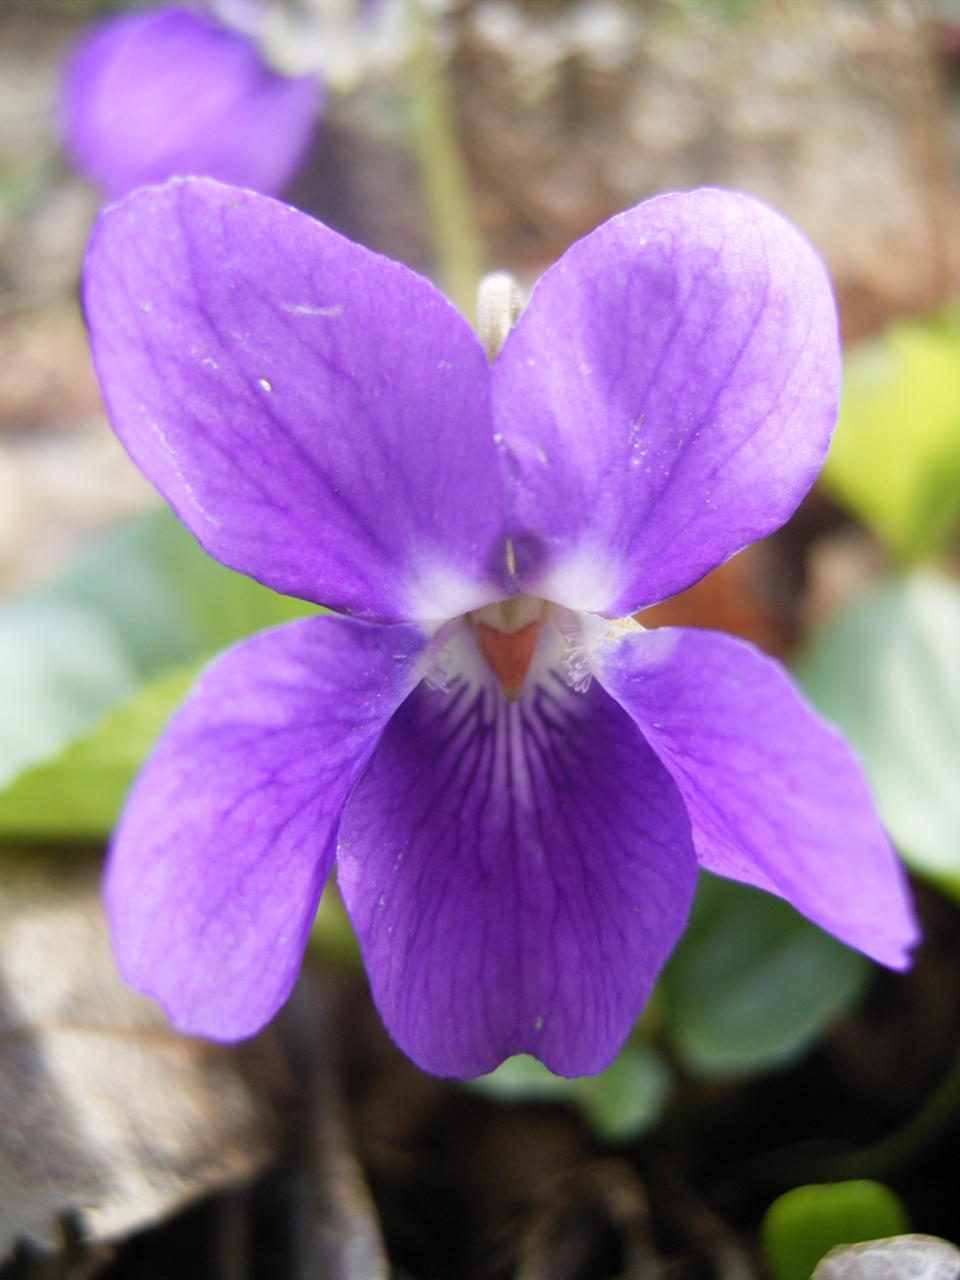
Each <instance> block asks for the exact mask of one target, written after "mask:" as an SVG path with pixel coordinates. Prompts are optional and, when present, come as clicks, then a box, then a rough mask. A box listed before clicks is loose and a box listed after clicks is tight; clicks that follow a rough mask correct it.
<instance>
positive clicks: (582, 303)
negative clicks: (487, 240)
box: [493, 189, 840, 617]
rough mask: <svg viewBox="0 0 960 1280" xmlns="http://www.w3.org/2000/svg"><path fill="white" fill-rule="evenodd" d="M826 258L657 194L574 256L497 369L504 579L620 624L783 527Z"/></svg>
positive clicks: (795, 480)
mask: <svg viewBox="0 0 960 1280" xmlns="http://www.w3.org/2000/svg"><path fill="white" fill-rule="evenodd" d="M839 378H840V352H839V343H838V338H837V321H836V312H835V307H834V303H833V297H832V293H831V290H830V284H829V281H828V279H827V275H826V271H825V270H824V267H823V264H822V263H821V261H820V259H819V258H818V257H817V255H816V253H815V252H814V251H813V249H812V248H811V247H810V245H809V244H808V243H807V242H806V241H805V240H804V239H803V237H802V236H801V235H800V234H799V232H797V231H796V230H795V229H794V228H793V227H792V226H791V225H790V224H789V223H788V222H786V221H785V220H784V219H783V218H781V217H780V216H779V215H778V214H776V213H774V212H773V211H772V210H770V209H768V208H767V207H766V206H765V205H762V204H760V203H759V202H758V201H756V200H752V199H750V198H749V197H747V196H743V195H736V194H733V193H732V192H727V191H717V190H711V189H704V190H700V191H694V192H690V193H686V194H681V195H667V196H660V197H658V198H656V199H654V200H649V201H647V202H646V203H645V204H642V205H639V206H638V207H637V208H635V209H631V210H629V211H628V212H626V213H622V214H619V215H618V216H617V217H615V218H613V219H611V221H609V222H607V223H606V224H605V225H604V226H602V227H600V228H599V229H598V230H597V231H594V232H593V233H592V234H591V235H589V236H587V237H586V238H585V239H583V240H580V241H578V243H577V244H575V245H573V247H572V248H570V249H569V250H568V251H567V252H566V253H565V254H564V256H563V257H562V258H561V259H560V261H559V262H558V263H556V264H555V265H554V266H553V267H551V268H550V270H549V271H547V273H546V274H545V275H544V276H543V278H542V279H541V281H540V283H539V284H538V285H537V287H536V289H535V290H534V292H533V296H532V298H531V300H530V305H529V306H528V308H527V310H526V311H525V312H524V314H523V315H522V316H521V318H520V321H519V323H518V324H517V326H516V328H515V329H514V330H513V332H512V333H511V334H510V336H509V337H508V338H507V341H506V343H505V345H504V347H503V350H502V352H501V354H500V356H499V358H498V360H497V362H496V364H495V365H494V369H493V383H494V404H495V416H496V431H497V434H498V437H500V438H501V440H502V448H503V450H504V454H505V457H504V461H505V475H506V477H507V483H508V486H509V489H508V501H509V508H510V512H511V526H512V529H511V531H512V537H513V543H514V550H515V554H516V559H517V566H518V580H519V582H520V584H521V587H522V589H523V590H524V591H528V592H531V593H532V594H534V595H542V596H546V597H547V598H548V599H551V600H555V601H557V602H558V603H560V604H565V605H567V606H569V607H570V608H575V609H582V610H586V611H589V612H592V613H601V614H604V615H606V616H608V617H622V616H625V615H627V614H629V613H634V612H636V611H637V610H638V609H640V608H642V607H644V606H646V605H650V604H654V603H656V602H657V601H659V600H663V599H665V598H666V597H667V596H671V595H673V594H674V593H675V592H677V591H680V590H681V589H682V588H684V587H687V586H689V585H690V584H691V583H693V582H695V581H696V580H697V579H698V578H700V577H702V576H703V574H704V573H706V572H707V571H708V570H709V569H712V568H713V567H714V566H716V565H718V564H720V563H721V562H722V561H724V560H726V559H727V558H728V557H729V556H731V555H732V554H733V553H734V552H736V551H738V550H740V549H741V548H742V547H744V546H746V545H747V543H749V542H752V541H754V539H756V538H759V537H762V536H763V535H765V534H767V533H769V532H771V530H773V529H776V528H777V527H778V526H779V525H781V524H782V523H783V522H784V520H786V518H787V517H788V516H789V515H790V513H791V512H792V511H793V510H794V508H795V507H796V506H797V503H798V502H799V501H800V498H801V497H802V496H803V494H804V493H805V492H806V490H807V489H808V488H809V486H810V484H811V483H812V481H813V479H814V477H815V475H816V473H817V470H818V468H819V467H820V464H821V462H822V461H823V458H824V456H825V454H826V449H827V444H828V442H829V438H830V433H831V431H832V429H833V425H834V422H835V420H836V411H837V396H838V390H839Z"/></svg>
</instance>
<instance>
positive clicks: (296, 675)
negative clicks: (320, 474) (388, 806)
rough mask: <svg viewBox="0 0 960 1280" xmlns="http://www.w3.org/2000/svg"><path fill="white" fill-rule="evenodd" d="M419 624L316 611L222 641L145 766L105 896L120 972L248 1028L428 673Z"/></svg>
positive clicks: (168, 1004)
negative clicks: (359, 797) (365, 775)
mask: <svg viewBox="0 0 960 1280" xmlns="http://www.w3.org/2000/svg"><path fill="white" fill-rule="evenodd" d="M423 649H424V639H423V635H422V633H421V632H420V629H419V628H417V627H410V626H398V627H370V626H368V625H366V624H365V623H361V622H355V621H352V620H350V619H347V618H336V617H320V618H309V619H306V620H304V621H302V622H295V623H292V624H290V625H289V626H286V627H282V628H280V629H278V630H276V631H268V632H265V633H263V634H262V635H259V636H256V637H255V638H254V639H252V640H248V641H245V642H244V643H243V644H241V645H238V646H237V647H236V648H234V649H231V650H229V651H228V652H227V653H226V654H225V655H224V656H223V657H222V658H220V659H219V660H218V661H217V662H216V663H215V664H214V665H213V666H212V667H210V668H209V669H208V670H207V672H206V673H205V674H204V675H203V676H202V677H201V679H200V682H199V684H198V685H197V687H196V689H195V691H194V692H193V694H192V695H191V696H190V698H189V700H188V701H187V703H186V704H185V705H184V707H183V708H182V710H181V711H180V712H179V713H178V714H177V715H176V716H175V717H174V719H173V721H172V722H171V724H170V727H169V728H168V729H167V731H166V733H165V734H164V736H163V738H162V739H161V741H160V745H159V746H158V748H157V750H156V751H155V752H154V754H153V755H152V756H151V757H150V759H149V761H148V762H147V765H146V767H145V768H144V770H143V772H142V774H141V775H140V778H139V779H138V781H137V783H136V785H135V786H134V788H133V791H132V793H131V795H130V798H129V800H128V802H127V806H126V809H125V811H124V814H123V817H122V819H121V822H120V826H119V828H118V831H117V833H116V837H115V839H114V842H113V847H112V849H111V852H110V859H109V863H108V868H107V875H106V885H105V894H106V901H107V909H108V913H109V917H110V922H111V927H112V931H113V939H114V947H115V951H116V954H117V958H118V961H119V964H120V969H121V972H122V973H123V976H124V977H125V978H126V980H127V981H128V982H129V983H131V985H133V986H134V987H137V988H139V989H140V990H141V991H146V992H148V993H149V994H150V995H153V996H156V998H157V999H158V1000H159V1001H160V1002H161V1004H162V1005H163V1006H164V1008H165V1009H166V1011H167V1013H168V1014H169V1015H170V1018H171V1020H172V1021H173V1024H174V1026H176V1027H177V1028H178V1029H179V1030H180V1031H183V1032H186V1033H189V1034H197V1035H204V1036H210V1037H212V1038H213V1039H216V1040H239V1039H242V1038H243V1037H244V1036H248V1035H252V1034H253V1033H254V1032H255V1031H257V1030H258V1029H259V1028H260V1027H262V1026H263V1024H264V1023H265V1022H267V1021H268V1020H269V1019H270V1018H271V1017H272V1016H273V1014H274V1013H276V1011H277V1009H278V1008H279V1007H280V1005H281V1004H282V1003H283V1001H284V1000H285V999H286V997H287V995H288V994H289V991H290V988H291V987H292V985H293V982H294V980H295V978H296V976H297V971H298V969H299V967H300V960H301V958H302V956H303V950H304V947H305V945H306V939H307V934H308V932H309V929H310V924H311V921H312V920H313V916H314V913H315V912H316V908H317V902H318V900H319V898H320V892H321V890H322V888H323V883H324V880H325V879H326V876H327V873H328V872H329V870H330V866H331V863H332V862H333V856H334V850H335V840H336V830H337V823H338V821H339V819H340V812H341V809H342V807H343V803H344V800H345V799H346V797H347V794H348V793H349V790H350V788H351V787H352V785H353V783H354V781H355V780H356V778H357V776H358V774H359V773H360V771H361V770H362V769H363V767H364V765H365V764H366V761H367V759H368V758H369V756H370V753H371V751H372V750H373V748H374V746H375V745H376V742H377V740H378V738H379V736H380V733H381V731H382V729H383V726H384V724H385V723H386V721H387V720H388V719H389V717H390V715H391V714H392V712H393V711H394V709H395V708H396V706H397V704H398V703H399V702H400V701H402V699H403V698H404V697H405V696H406V695H407V693H408V692H409V690H410V688H411V687H412V685H413V684H415V683H416V680H417V679H418V678H419V666H420V660H421V657H422V654H423Z"/></svg>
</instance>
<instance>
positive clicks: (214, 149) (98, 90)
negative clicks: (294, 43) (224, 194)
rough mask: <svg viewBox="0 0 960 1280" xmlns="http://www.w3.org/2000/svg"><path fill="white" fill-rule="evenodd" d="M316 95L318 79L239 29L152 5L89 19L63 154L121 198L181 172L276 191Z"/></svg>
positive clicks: (66, 95) (297, 155) (68, 87)
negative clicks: (277, 59) (287, 70)
mask: <svg viewBox="0 0 960 1280" xmlns="http://www.w3.org/2000/svg"><path fill="white" fill-rule="evenodd" d="M321 102H322V93H321V88H320V84H319V81H318V80H317V77H316V76H304V77H300V78H298V79H290V78H289V77H287V76H281V75H277V74H276V72H274V71H271V70H270V69H269V68H268V67H266V66H265V65H264V63H263V62H262V61H261V59H260V56H259V54H258V52H257V49H256V46H255V45H254V44H253V43H252V41H250V40H249V39H247V37H246V36H242V35H239V34H238V33H237V32H235V31H231V30H229V29H228V28H227V27H223V26H221V25H220V24H219V23H217V22H213V21H211V20H210V19H209V18H206V17H203V16H202V15H200V14H196V13H189V12H187V11H186V10H184V9H177V8H169V9H168V8H164V9H150V10H148V11H147V12H146V13H135V14H128V15H126V16H124V17H121V18H113V19H110V20H108V21H107V22H104V23H102V24H101V25H100V26H98V27H96V28H95V29H94V31H93V32H92V34H90V35H89V36H88V37H87V38H86V39H85V40H84V41H83V43H82V44H81V45H80V47H79V48H78V50H77V51H76V53H75V54H74V56H73V58H72V59H71V61H70V63H69V64H68V67H67V71H66V75H65V78H64V85H63V99H62V104H61V114H62V117H63V131H64V142H65V146H66V150H67V153H68V154H69V156H70V158H71V160H72V161H73V162H74V164H75V165H76V166H77V168H78V169H79V170H80V171H81V172H82V173H84V174H85V175H86V176H87V177H88V178H90V179H92V180H93V181H94V182H95V183H97V185H98V186H99V187H101V188H102V189H103V190H104V191H105V192H106V193H107V195H108V196H110V197H112V198H113V199H117V198H119V197H120V196H123V195H126V193H127V192H128V191H132V190H133V188H134V187H140V186H146V185H148V184H150V183H156V182H165V181H166V180H167V178H172V177H174V176H175V175H177V174H202V175H206V176H208V177H211V178H219V179H220V180H221V181H223V182H232V183H235V184H236V185H237V186H241V187H250V188H252V189H253V190H254V191H264V192H267V193H274V192H279V191H281V190H282V189H283V188H284V187H285V186H286V185H287V183H288V182H289V180H290V178H292V177H293V174H294V173H295V172H296V170H297V168H298V167H299V165H300V162H301V161H302V159H303V157H304V154H305V152H306V149H307V145H308V144H309V142H310V138H311V135H312V133H313V129H314V124H315V121H316V118H317V114H318V112H319V110H320V105H321Z"/></svg>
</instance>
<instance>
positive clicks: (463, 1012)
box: [337, 629, 695, 1077]
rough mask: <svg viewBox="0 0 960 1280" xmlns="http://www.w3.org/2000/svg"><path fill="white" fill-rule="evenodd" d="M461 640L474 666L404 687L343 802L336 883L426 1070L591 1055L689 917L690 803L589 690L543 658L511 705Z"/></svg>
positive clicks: (606, 1055) (573, 1062)
mask: <svg viewBox="0 0 960 1280" xmlns="http://www.w3.org/2000/svg"><path fill="white" fill-rule="evenodd" d="M545 634H546V633H545ZM458 641H459V643H460V644H461V645H462V646H467V647H468V648H473V654H472V657H470V664H471V665H476V671H475V674H474V678H473V679H468V678H465V677H463V676H461V677H458V678H456V679H454V680H453V681H452V682H451V685H450V691H449V693H444V692H439V691H437V690H434V689H430V688H428V687H427V686H426V685H425V684H424V685H420V686H419V687H418V688H417V689H416V691H415V692H414V693H413V694H412V695H411V697H410V698H408V699H407V701H406V702H405V703H404V704H403V706H402V707H401V708H400V710H399V711H398V712H397V714H396V715H395V716H394V717H393V719H392V720H391V722H390V724H389V725H388V726H387V729H386V731H385V733H384V736H383V738H382V739H381V742H380V745H379V746H378V748H377V750H376V751H375V753H374V755H373V757H372V759H371V762H370V764H369V766H368V768H367V770H366V772H365V773H364V775H363V777H362V778H361V780H360V782H359V783H358V785H357V787H356V789H355V790H354V792H353V794H352V796H351V797H350V800H349V802H348V804H347V806H346V809H345V810H344V816H343V822H342V824H341V828H340V841H339V848H338V854H337V858H338V873H337V874H338V883H339V885H340V888H341V890H342V892H343V895H344V900H345V902H346V905H347V909H348V911H349V912H350V916H351V918H352V920H353V924H354V927H355V929H356V931H357V935H358V938H359V940H360V946H361V950H362V951H363V956H364V960H365V962H366V966H367V972H368V974H369V976H370V981H371V984H372V988H373V995H374V999H375V1001H376V1003H377V1006H378V1008H379V1009H380V1013H381V1015H382V1017H383V1019H384V1022H385V1023H386V1026H387V1029H388V1031H389V1032H390V1034H391V1035H392V1036H393V1037H394V1039H395V1040H396V1042H397V1044H398V1045H399V1046H400V1048H401V1049H402V1050H403V1051H404V1052H405V1053H406V1054H408V1055H409V1056H410V1057H411V1058H412V1059H413V1060H414V1062H416V1063H418V1064H419V1065H420V1066H421V1067H423V1068H424V1069H425V1070H427V1071H432V1072H434V1073H435V1074H437V1075H445V1076H459V1077H469V1076H476V1075H481V1074H483V1073H484V1072H487V1071H491V1070H492V1069H493V1068H494V1067H495V1066H497V1064H498V1063H499V1062H501V1061H502V1060H503V1058H505V1057H507V1056H508V1055H510V1054H515V1053H531V1054H534V1055H535V1056H536V1057H538V1058H539V1059H540V1060H541V1061H542V1062H544V1063H545V1064H546V1065H547V1066H548V1067H549V1068H550V1069H551V1070H552V1071H555V1072H557V1073H559V1074H560V1075H567V1076H574V1075H582V1074H589V1073H591V1072H595V1071H600V1070H601V1069H602V1068H603V1067H605V1066H606V1065H607V1064H608V1063H609V1061H610V1060H611V1058H612V1057H613V1056H614V1054H615V1053H616V1052H617V1050H618V1049H619V1048H620V1046H621V1045H622V1043H623V1041H624V1039H625V1038H626V1036H627V1034H628V1032H629V1031H630V1028H631V1026H632V1025H633V1022H634V1020H635V1019H636V1017H637V1014H638V1013H639V1011H640V1008H641V1007H642V1005H643V1003H644V1001H645V999H646V998H647V995H648V994H649V991H650V988H651V986H652V984H653V981H654V978H655V977H656V974H657V972H658V971H659V969H660V966H661V965H662V964H663V962H664V960H665V959H666V956H667V955H668V953H669V951H670V949H671V948H672V946H673V944H674V943H675V942H676V940H677V937H678V935H679V933H680V931H681V930H682V928H683V925H684V923H685V921H686V916H687V911H688V908H689V904H690V897H691V894H692V891H693V886H694V880H695V858H694V853H693V847H692V844H691V839H690V827H689V822H688V819H687V815H686V813H685V811H684V808H683V804H682V802H681V800H680V797H679V795H678V793H677V790H676V787H675V786H674V785H673V783H672V782H671V780H670V777H669V775H668V774H667V772H666V770H665V769H664V768H663V767H662V766H661V765H660V763H659V761H658V760H657V759H656V757H655V756H654V754H653V752H652V751H651V750H650V749H649V747H648V746H647V744H646V743H645V742H644V740H643V738H642V737H641V735H640V734H639V733H637V731H636V730H635V728H634V727H633V725H632V724H631V723H630V720H629V718H628V717H627V716H626V715H625V714H624V712H623V711H621V709H620V708H619V707H618V706H617V705H616V704H615V703H614V701H613V700H612V699H611V698H610V697H608V696H607V695H606V694H605V693H604V692H603V690H602V689H600V688H598V687H597V686H596V685H594V686H593V688H592V689H591V691H590V692H589V693H587V694H579V693H574V692H573V691H572V690H571V689H569V688H568V687H567V685H566V684H565V682H564V681H563V680H562V679H561V678H560V677H559V676H558V675H556V674H550V673H549V672H542V673H541V674H540V677H539V682H538V678H537V677H536V676H535V675H534V677H533V678H532V679H531V678H528V681H527V684H526V685H525V687H524V692H523V694H522V695H521V698H520V700H519V701H517V702H515V703H513V704H509V703H507V701H506V700H505V698H504V696H503V694H502V692H501V691H500V688H499V686H498V685H496V684H495V682H494V681H493V678H492V677H490V676H489V675H486V676H485V675H484V673H483V672H482V671H481V670H480V664H481V663H482V660H481V659H479V658H478V657H477V655H476V652H475V646H474V642H473V640H472V639H471V638H470V636H469V633H468V632H466V630H465V629H464V630H463V631H462V632H461V633H460V635H459V636H458ZM536 661H537V659H535V662H536Z"/></svg>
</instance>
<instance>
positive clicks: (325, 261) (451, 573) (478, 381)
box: [84, 178, 508, 622]
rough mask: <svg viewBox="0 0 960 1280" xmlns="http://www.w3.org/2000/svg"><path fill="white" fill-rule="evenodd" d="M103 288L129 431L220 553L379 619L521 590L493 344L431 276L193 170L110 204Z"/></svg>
mask: <svg viewBox="0 0 960 1280" xmlns="http://www.w3.org/2000/svg"><path fill="white" fill-rule="evenodd" d="M84 299H85V304H86V310H87V315H88V318H89V321H90V328H91V332H92V344H93V352H94V361H95V364H96V368H97V373H98V375H99V377H100V383H101V386H102V388H103V392H104V396H105V398H106V402H107V407H108V409H109V412H110V417H111V420H112V422H113V425H114V427H115V429H116V431H117V433H118V435H119V436H120V438H121V440H122V441H123V443H124V444H125V445H126V447H127V449H128V450H129V452H130V454H131V456H132V457H133V459H134V461H135V462H136V463H137V465H138V466H139V467H140V468H141V470H143V471H144V472H145V473H146V474H147V475H148V476H149V477H150V479H151V480H153V482H154V484H156V485H157V487H158V488H159V489H160V491H161V492H162V493H163V494H164V496H165V497H166V498H167V499H168V500H169V501H170V503H171V504H172V505H173V507H174V509H175V510H176V512H177V514H178V515H179V516H180V518H181V519H182V520H183V521H184V523H185V524H186V525H187V526H188V527H189V528H190V529H191V530H192V531H193V533H194V534H195V535H196V537H197V538H198V539H199V541H200V542H201V543H202V545H203V546H204V547H205V548H206V550H207V551H209V552H210V554H211V555H213V556H215V557H216V558H217V559H218V560H220V561H222V562H223V563H224V564H226V565H229V566H230V567H231V568H233V569H239V570H240V571H242V572H244V573H248V574H250V575H251V576H252V577H254V578H256V579H258V580H259V581H260V582H263V583H266V585H267V586H270V587H273V588H275V589H276V590H278V591H282V592H285V593H286V594H288V595H294V596H300V597H302V598H303V599H306V600H313V601H315V602H317V603H319V604H325V605H328V606H330V607H331V608H333V609H337V610H339V611H341V612H346V613H352V614H356V615H357V616H360V617H363V618H367V619H370V620H376V621H380V622H402V621H411V620H426V619H432V618H444V617H451V616H454V615H456V614H459V613H462V612H465V611H466V610H468V609H472V608H476V607H478V606H479V605H481V604H484V603H487V602H488V601H490V600H493V599H498V598H500V597H502V596H503V595H504V594H508V591H507V590H505V588H504V585H503V576H504V575H505V572H506V569H505V553H504V529H503V522H504V517H503V498H502V488H501V483H500V479H499V473H498V464H497V458H496V453H495V446H494V443H493V439H492V428H491V415H490V405H489V373H488V368H487V364H486V360H485V357H484V355H483V351H482V349H481V347H480V344H479V342H478V341H477V339H476V338H475V337H474V335H473V333H472V332H471V330H470V328H469V326H468V325H467V323H466V321H465V320H464V319H463V318H462V317H461V316H460V315H459V314H458V313H457V312H456V311H455V310H454V308H453V307H452V306H451V305H450V303H449V302H447V301H446V299H445V298H444V297H443V296H442V295H441V294H440V293H439V291H438V290H437V289H435V288H434V287H433V285H432V284H430V282H429V281H427V280H424V279H423V278H422V277H421V276H418V275H416V274H415V273H414V272H412V271H410V270H408V269H407V268H406V267H403V266H401V265H400V264H399V263H396V262H391V261H389V260H388V259H386V258H382V257H380V256H379V255H378V254H374V253H371V252H370V251H369V250H368V249H364V248H362V247H361V246H360V245H356V244H353V243H351V242H350V241H349V240H345V239H344V238H343V237H342V236H339V235H337V234H336V233H335V232H333V231H330V230H329V229H328V228H326V227H324V226H322V225H321V224H320V223H318V222H315V221H313V219H312V218H308V217H307V216H306V215H305V214H302V213H299V212H297V211H296V210H294V209H290V208H287V207H286V206H285V205H282V204H279V203H277V202H276V201H273V200H268V199H266V198H265V197H263V196H258V195H254V194H253V193H250V192H242V191H237V190H236V189H234V188H232V187H226V186H221V185H220V184H219V183H215V182H212V181H210V180H209V179H202V178H188V179H182V180H175V181H173V182H171V183H169V184H167V186H165V187H161V188H149V189H146V190H142V191H139V192H136V193H135V194H134V195H132V196H129V197H128V198H127V199H126V200H125V201H124V202H123V203H122V204H120V205H117V206H115V207H114V208H112V209H109V210H107V211H106V212H105V213H104V214H103V215H102V216H101V219H100V221H99V222H98V224H97V226H96V228H95V229H94V233H93V237H92V241H91V245H90V249H89V252H88V257H87V264H86V271H85V284H84Z"/></svg>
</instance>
